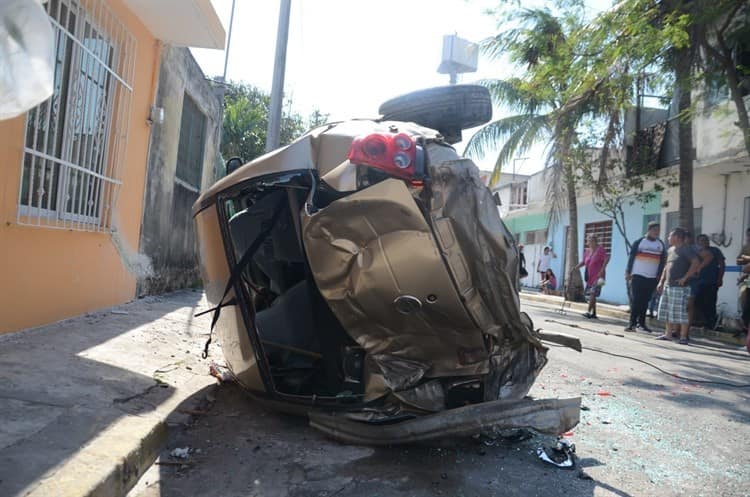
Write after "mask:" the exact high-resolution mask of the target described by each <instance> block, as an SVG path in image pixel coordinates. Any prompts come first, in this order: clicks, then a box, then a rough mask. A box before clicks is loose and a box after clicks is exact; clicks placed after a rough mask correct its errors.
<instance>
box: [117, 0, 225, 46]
mask: <svg viewBox="0 0 750 497" xmlns="http://www.w3.org/2000/svg"><path fill="white" fill-rule="evenodd" d="M124 2H125V5H127V6H128V8H129V9H130V10H131V11H132V12H133V13H134V14H135V15H136V16H137V17H138V18H139V19H140V20H141V22H143V24H144V25H145V26H146V27H147V28H148V29H149V31H151V33H152V34H153V35H154V36H155V37H156V38H158V39H159V40H161V41H163V42H165V43H168V44H170V45H175V46H183V47H198V48H216V49H223V48H224V40H225V38H226V33H225V32H224V26H222V24H221V20H219V16H218V15H217V14H216V11H215V10H214V7H213V5H211V0H124Z"/></svg>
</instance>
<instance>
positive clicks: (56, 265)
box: [0, 0, 159, 333]
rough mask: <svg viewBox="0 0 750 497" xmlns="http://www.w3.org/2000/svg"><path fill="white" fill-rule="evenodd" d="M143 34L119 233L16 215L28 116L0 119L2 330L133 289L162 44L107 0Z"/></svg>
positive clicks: (80, 309) (114, 0)
mask: <svg viewBox="0 0 750 497" xmlns="http://www.w3.org/2000/svg"><path fill="white" fill-rule="evenodd" d="M106 4H107V5H108V6H109V7H110V8H111V9H112V12H113V13H114V14H115V15H116V17H117V19H119V21H120V22H122V23H123V24H124V25H125V27H126V28H127V29H128V30H129V31H130V32H131V33H132V34H133V36H134V37H135V38H136V40H137V49H136V54H135V75H134V80H133V94H132V98H131V110H130V122H129V128H128V146H127V149H126V151H125V154H126V155H125V159H124V169H123V172H122V187H121V189H120V193H119V198H118V203H117V205H116V210H115V216H114V223H113V228H115V229H116V231H115V232H114V234H110V233H95V232H85V231H73V230H65V229H52V228H45V227H33V226H26V225H20V224H18V222H17V217H16V214H17V210H18V203H19V199H18V191H19V188H18V185H19V182H20V176H21V160H22V156H23V145H24V143H23V140H24V132H25V130H24V123H25V116H21V117H18V118H15V119H10V120H6V121H0V178H2V181H0V275H2V277H1V278H2V279H1V281H2V284H0V333H3V332H8V331H16V330H19V329H23V328H28V327H32V326H37V325H41V324H46V323H50V322H53V321H57V320H60V319H64V318H67V317H71V316H75V315H77V314H81V313H84V312H88V311H91V310H94V309H99V308H102V307H107V306H112V305H116V304H120V303H123V302H126V301H128V300H130V299H132V298H133V297H134V296H135V283H136V276H135V275H134V274H132V273H131V272H130V270H132V269H133V265H132V264H131V261H129V260H128V258H129V257H130V255H129V254H131V253H132V254H134V253H135V251H136V250H137V248H138V240H139V237H140V227H141V213H142V206H143V192H144V183H145V176H146V161H147V150H148V141H149V127H148V125H147V124H146V118H147V117H148V113H149V107H150V105H151V101H152V98H153V95H152V87H153V84H154V82H155V81H154V77H155V76H154V72H153V69H154V67H156V63H155V62H156V60H158V56H159V47H158V45H157V42H156V39H155V38H154V37H153V35H152V34H151V33H150V32H149V31H148V30H147V29H146V27H145V26H144V25H143V23H142V22H141V21H140V20H139V19H138V18H136V17H135V16H134V15H133V13H132V12H131V11H130V10H128V9H127V8H126V7H125V6H124V5H123V4H122V2H121V1H120V0H108V1H106Z"/></svg>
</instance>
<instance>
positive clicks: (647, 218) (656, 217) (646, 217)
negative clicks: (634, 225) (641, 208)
mask: <svg viewBox="0 0 750 497" xmlns="http://www.w3.org/2000/svg"><path fill="white" fill-rule="evenodd" d="M660 217H661V214H644V215H643V228H642V229H641V233H646V231H648V223H650V222H652V221H656V222H657V223H658V222H659V221H660V219H659V218H660Z"/></svg>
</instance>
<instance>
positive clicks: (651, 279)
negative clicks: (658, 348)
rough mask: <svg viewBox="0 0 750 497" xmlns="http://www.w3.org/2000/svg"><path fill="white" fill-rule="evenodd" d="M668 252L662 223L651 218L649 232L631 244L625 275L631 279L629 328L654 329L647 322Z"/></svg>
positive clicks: (648, 330)
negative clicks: (648, 311)
mask: <svg viewBox="0 0 750 497" xmlns="http://www.w3.org/2000/svg"><path fill="white" fill-rule="evenodd" d="M666 254H667V250H666V247H665V246H664V242H662V241H661V240H660V239H659V223H658V222H656V221H651V222H650V223H648V229H647V230H646V234H645V235H644V236H642V237H641V238H639V239H638V240H636V241H635V242H633V245H632V246H631V247H630V257H629V258H628V266H627V269H626V270H625V279H626V280H628V281H630V294H631V298H630V324H629V325H628V327H627V328H625V331H635V330H636V327H638V328H640V329H642V330H643V331H647V332H649V333H651V329H650V328H649V327H648V326H646V310H647V308H648V303H649V301H650V300H651V296H652V295H653V294H654V290H655V289H656V285H657V283H658V278H659V275H660V274H661V271H662V269H663V268H664V261H665V259H666Z"/></svg>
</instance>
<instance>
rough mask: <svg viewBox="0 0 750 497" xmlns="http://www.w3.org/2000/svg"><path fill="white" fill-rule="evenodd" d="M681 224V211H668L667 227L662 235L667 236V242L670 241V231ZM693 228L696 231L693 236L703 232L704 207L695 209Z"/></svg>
mask: <svg viewBox="0 0 750 497" xmlns="http://www.w3.org/2000/svg"><path fill="white" fill-rule="evenodd" d="M679 225H680V213H679V212H678V211H674V212H667V229H666V231H664V232H662V236H664V237H665V239H666V240H667V242H668V241H669V233H670V232H671V231H672V230H673V229H675V228H677V227H678V226H679ZM693 229H695V233H694V234H693V236H698V235H700V234H701V233H702V231H701V230H702V229H703V207H698V208H694V209H693Z"/></svg>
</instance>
